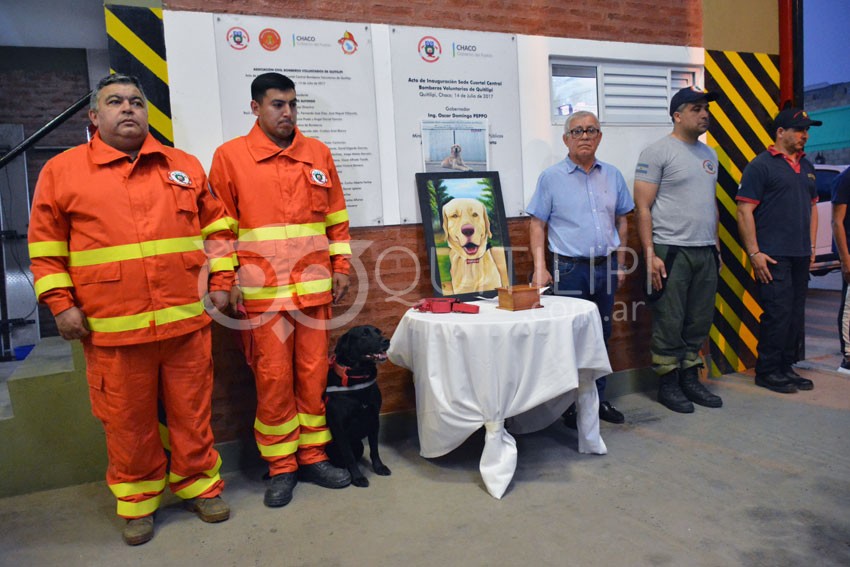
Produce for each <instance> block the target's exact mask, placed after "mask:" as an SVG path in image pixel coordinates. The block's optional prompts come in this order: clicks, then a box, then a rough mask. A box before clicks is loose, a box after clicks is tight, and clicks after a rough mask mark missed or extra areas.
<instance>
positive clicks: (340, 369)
mask: <svg viewBox="0 0 850 567" xmlns="http://www.w3.org/2000/svg"><path fill="white" fill-rule="evenodd" d="M328 362H329V363H330V365H331V368H333V371H334V374H336V375H337V376H339V380H340V382H341V383H342V386H341V387H340V386H330V387H328V388H327V391H329V392H333V391H338V390H339V389H352V390H359V389H360V388H365V387H366V386H369V385H371V383H370V384H366V385H364V386H361V385H359V384H358V385H357V386H356V387H355V386H351V387H350V388H349V386H348V381H349V380H368V379H369V378H371V377H372V375H371V374H361V375H353V374H349V373H348V371H349V370H351V367H350V366H343V365H342V364H340V363H339V362H337V361H336V355H332V356H331V357H330V359H329V360H328ZM372 382H374V380H372ZM331 388H337V390H331Z"/></svg>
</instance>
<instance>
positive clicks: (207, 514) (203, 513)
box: [185, 496, 230, 524]
mask: <svg viewBox="0 0 850 567" xmlns="http://www.w3.org/2000/svg"><path fill="white" fill-rule="evenodd" d="M185 505H186V508H187V509H188V510H190V511H192V512H194V513H196V514H197V515H198V517H199V518H200V519H201V520H203V521H205V522H208V523H210V524H214V523H216V522H223V521H225V520H226V519H227V518H229V517H230V506H228V505H227V502H225V501H224V500H222V499H221V496H214V497H212V498H192V499H191V500H186V502H185Z"/></svg>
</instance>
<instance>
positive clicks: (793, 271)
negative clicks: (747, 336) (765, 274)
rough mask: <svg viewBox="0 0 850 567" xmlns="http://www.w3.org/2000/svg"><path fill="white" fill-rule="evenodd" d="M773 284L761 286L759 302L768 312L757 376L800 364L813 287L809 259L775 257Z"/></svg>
mask: <svg viewBox="0 0 850 567" xmlns="http://www.w3.org/2000/svg"><path fill="white" fill-rule="evenodd" d="M773 259H774V260H776V261H777V263H776V264H774V265H770V274H771V276H773V281H771V282H769V283H766V284H763V283H759V284H758V293H759V303H760V304H761V308H762V309H763V310H764V313H762V315H761V325H760V326H759V344H758V360H757V361H756V374H770V373H774V372H783V371H785V370H787V369H789V368H791V365H792V364H794V363H795V362H797V349H798V344H799V342H800V339H801V338H802V336H803V325H804V317H805V314H806V291H807V290H808V287H809V258H808V256H799V257H798V256H779V257H776V256H774V257H773Z"/></svg>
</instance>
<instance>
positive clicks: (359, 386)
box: [325, 378, 378, 393]
mask: <svg viewBox="0 0 850 567" xmlns="http://www.w3.org/2000/svg"><path fill="white" fill-rule="evenodd" d="M377 381H378V379H377V378H373V379H372V380H369V381H368V382H361V383H359V384H354V385H353V386H328V387H327V388H325V392H328V393H333V392H350V391H352V390H362V389H364V388H368V387H369V386H371V385H372V384H374V383H375V382H377Z"/></svg>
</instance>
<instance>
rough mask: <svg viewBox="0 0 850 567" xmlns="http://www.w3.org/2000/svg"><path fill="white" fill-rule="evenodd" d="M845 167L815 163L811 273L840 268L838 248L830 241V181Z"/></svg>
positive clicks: (827, 271) (826, 272) (824, 272)
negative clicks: (815, 210) (815, 221)
mask: <svg viewBox="0 0 850 567" xmlns="http://www.w3.org/2000/svg"><path fill="white" fill-rule="evenodd" d="M845 169H847V166H846V165H827V164H815V180H816V183H817V188H818V204H817V207H818V233H817V238H816V239H815V262H814V264H812V267H811V270H810V271H811V274H812V275H814V276H822V275H824V274H828V273H829V272H833V271H835V270H840V269H841V261H840V260H839V259H838V250H837V249H836V248H835V243H834V242H833V241H832V181H833V180H834V179H835V178H836V177H838V175H839V174H840V173H841V172H842V171H844V170H845Z"/></svg>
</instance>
